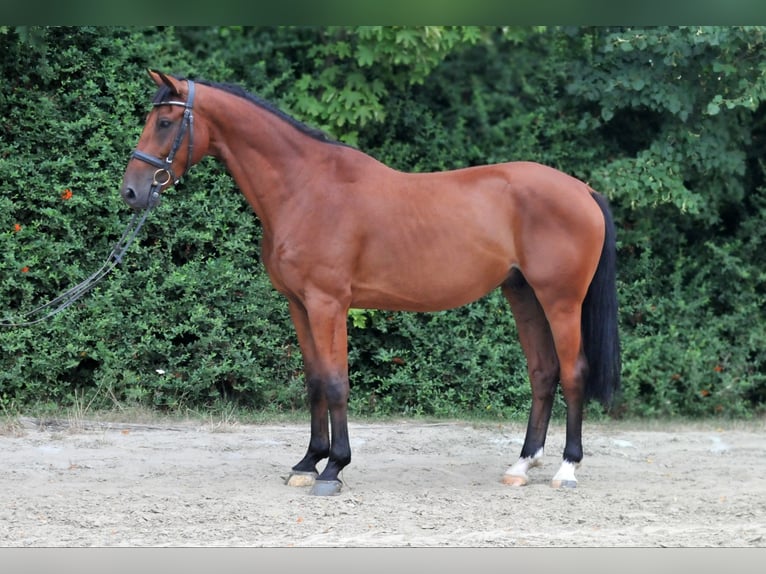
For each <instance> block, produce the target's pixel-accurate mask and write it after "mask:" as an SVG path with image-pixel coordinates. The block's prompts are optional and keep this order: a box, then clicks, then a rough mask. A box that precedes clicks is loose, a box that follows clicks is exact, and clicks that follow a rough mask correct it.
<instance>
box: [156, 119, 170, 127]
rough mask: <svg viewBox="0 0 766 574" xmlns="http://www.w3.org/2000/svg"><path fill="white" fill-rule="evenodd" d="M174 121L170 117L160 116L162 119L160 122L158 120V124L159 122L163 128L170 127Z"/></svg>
mask: <svg viewBox="0 0 766 574" xmlns="http://www.w3.org/2000/svg"><path fill="white" fill-rule="evenodd" d="M172 123H173V122H171V121H170V120H169V119H167V118H160V121H159V122H157V124H158V125H159V126H160V127H161V128H169V127H170V126H171V124H172Z"/></svg>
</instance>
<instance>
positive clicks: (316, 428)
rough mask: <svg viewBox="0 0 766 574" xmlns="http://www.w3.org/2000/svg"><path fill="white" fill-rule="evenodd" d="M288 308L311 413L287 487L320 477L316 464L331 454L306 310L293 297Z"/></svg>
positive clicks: (312, 481)
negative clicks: (304, 445) (306, 438)
mask: <svg viewBox="0 0 766 574" xmlns="http://www.w3.org/2000/svg"><path fill="white" fill-rule="evenodd" d="M289 309H290V317H291V319H292V321H293V325H294V326H295V331H296V334H297V336H298V344H299V345H300V347H301V354H302V355H303V371H304V375H305V379H306V390H307V392H308V399H309V408H310V412H311V438H310V440H309V446H308V449H307V451H306V454H305V456H304V457H303V458H302V459H301V460H300V461H299V462H298V464H296V465H295V466H293V467H292V471H291V472H290V475H289V476H288V477H287V481H286V483H287V485H288V486H312V485H313V484H314V482H315V480H316V478H317V476H319V472H318V471H317V464H318V463H319V462H320V461H321V460H322V459H324V458H327V457H328V456H329V454H330V432H329V419H328V416H327V401H326V400H325V397H324V390H323V384H322V381H321V378H320V377H319V376H318V374H317V373H316V370H315V368H314V364H315V362H316V361H315V356H316V351H315V349H314V341H313V338H312V336H311V327H310V325H309V321H308V314H307V313H306V309H305V308H304V307H303V304H302V303H300V302H299V301H297V300H293V299H290V300H289Z"/></svg>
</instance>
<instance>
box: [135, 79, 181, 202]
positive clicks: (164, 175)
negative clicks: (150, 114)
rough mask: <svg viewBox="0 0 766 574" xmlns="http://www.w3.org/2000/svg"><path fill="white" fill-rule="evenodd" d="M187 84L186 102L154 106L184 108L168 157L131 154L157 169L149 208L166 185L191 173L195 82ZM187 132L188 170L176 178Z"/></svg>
mask: <svg viewBox="0 0 766 574" xmlns="http://www.w3.org/2000/svg"><path fill="white" fill-rule="evenodd" d="M187 83H188V86H189V95H188V96H187V97H186V101H185V102H181V101H177V100H170V101H167V102H158V103H156V104H154V107H158V106H183V108H184V117H183V119H182V120H181V126H180V127H179V128H178V132H177V133H176V137H175V140H173V146H172V147H171V148H170V153H169V154H168V156H167V157H166V158H165V159H162V158H160V157H157V156H154V155H149V154H147V153H144V152H142V151H141V150H139V149H135V150H133V153H132V154H131V158H136V159H139V160H141V161H144V162H146V163H148V164H149V165H152V166H154V167H156V168H157V170H156V171H155V172H154V176H153V177H152V187H151V190H150V195H149V207H153V206H154V205H156V203H157V202H158V201H159V199H160V190H161V189H162V187H163V186H164V185H167V184H168V183H170V182H171V181H172V182H173V184H174V185H175V184H177V183H178V181H179V180H180V179H181V177H183V175H184V174H185V173H186V172H187V171H189V168H190V167H191V162H192V148H193V146H194V113H193V111H192V110H193V108H194V82H193V81H191V80H187ZM187 130H188V132H189V142H188V154H187V156H186V168H185V169H184V171H183V173H182V174H181V175H180V176H178V177H176V175H175V173H173V160H174V159H175V157H176V154H177V153H178V150H179V149H180V148H181V143H182V142H183V139H184V135H186V132H187Z"/></svg>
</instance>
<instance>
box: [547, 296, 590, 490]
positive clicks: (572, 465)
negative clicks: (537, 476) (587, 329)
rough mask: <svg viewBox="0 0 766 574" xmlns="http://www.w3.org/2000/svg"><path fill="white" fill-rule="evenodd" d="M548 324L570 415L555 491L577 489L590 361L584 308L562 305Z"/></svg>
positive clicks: (577, 305)
mask: <svg viewBox="0 0 766 574" xmlns="http://www.w3.org/2000/svg"><path fill="white" fill-rule="evenodd" d="M548 320H549V323H550V325H551V332H552V333H553V339H554V341H555V346H556V353H557V355H558V357H559V363H560V381H559V382H560V385H561V390H562V394H563V395H564V402H565V403H566V407H567V414H566V440H565V444H564V454H563V461H562V463H561V466H560V467H559V470H558V472H557V473H556V474H555V475H554V477H553V480H552V482H551V486H553V487H554V488H562V487H563V488H574V487H576V486H577V479H576V478H575V474H574V471H575V469H576V468H577V467H579V466H580V462H581V461H582V457H583V448H582V419H583V407H584V404H585V384H586V377H587V375H588V366H587V360H586V358H585V355H584V353H583V350H582V332H581V305H580V304H573V303H571V302H569V303H567V302H560V303H559V304H558V305H555V306H553V307H552V308H551V310H549V312H548Z"/></svg>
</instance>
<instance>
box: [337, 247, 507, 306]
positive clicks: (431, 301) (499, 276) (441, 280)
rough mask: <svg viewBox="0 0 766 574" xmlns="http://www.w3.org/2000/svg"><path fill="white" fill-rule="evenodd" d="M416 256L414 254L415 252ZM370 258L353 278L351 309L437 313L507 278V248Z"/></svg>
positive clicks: (459, 304)
mask: <svg viewBox="0 0 766 574" xmlns="http://www.w3.org/2000/svg"><path fill="white" fill-rule="evenodd" d="M418 255H419V256H418ZM375 259H377V258H374V257H370V259H368V260H367V261H365V262H363V264H362V265H361V266H360V268H361V271H362V272H360V273H357V274H356V277H355V280H354V281H353V282H352V291H351V292H352V307H355V308H360V309H364V308H367V309H386V310H390V311H441V310H444V309H452V308H455V307H460V306H462V305H465V304H467V303H470V302H472V301H475V300H476V299H479V298H480V297H483V296H484V295H486V294H487V293H489V292H490V291H491V290H492V289H494V288H496V287H498V286H499V285H500V284H501V283H502V282H503V281H504V280H505V278H506V277H507V276H508V273H509V272H510V269H511V267H512V265H513V263H514V262H513V257H512V252H511V250H510V249H499V248H496V249H493V250H491V252H482V250H477V249H466V248H465V247H462V248H461V249H457V248H455V249H444V250H442V251H441V252H440V253H438V254H435V253H434V254H425V255H424V254H413V253H412V252H409V253H402V254H401V256H399V257H391V254H389V255H388V256H386V257H383V258H380V259H377V260H375Z"/></svg>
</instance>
